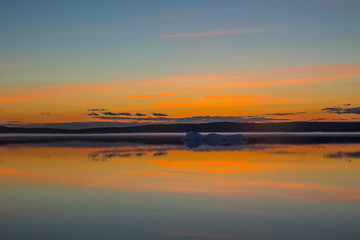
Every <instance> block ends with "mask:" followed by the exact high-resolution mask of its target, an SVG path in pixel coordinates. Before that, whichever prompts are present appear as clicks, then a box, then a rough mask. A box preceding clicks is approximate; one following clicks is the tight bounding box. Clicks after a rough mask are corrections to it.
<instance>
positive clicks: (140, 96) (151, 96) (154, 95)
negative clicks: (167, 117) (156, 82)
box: [126, 94, 174, 98]
mask: <svg viewBox="0 0 360 240" xmlns="http://www.w3.org/2000/svg"><path fill="white" fill-rule="evenodd" d="M172 95H174V94H148V95H135V96H127V97H126V98H155V97H166V96H172Z"/></svg>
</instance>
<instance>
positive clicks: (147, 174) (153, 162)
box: [0, 144, 360, 201]
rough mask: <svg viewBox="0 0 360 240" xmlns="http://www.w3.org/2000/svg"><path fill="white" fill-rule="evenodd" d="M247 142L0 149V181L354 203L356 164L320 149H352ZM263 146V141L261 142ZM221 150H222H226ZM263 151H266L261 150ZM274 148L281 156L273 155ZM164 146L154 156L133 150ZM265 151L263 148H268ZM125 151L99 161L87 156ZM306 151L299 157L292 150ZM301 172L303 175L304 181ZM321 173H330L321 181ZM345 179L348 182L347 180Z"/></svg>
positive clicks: (357, 197)
mask: <svg viewBox="0 0 360 240" xmlns="http://www.w3.org/2000/svg"><path fill="white" fill-rule="evenodd" d="M263 147H266V146H265V145H264V146H261V145H259V146H247V147H244V148H243V149H237V150H236V149H232V148H230V149H229V148H223V151H220V150H219V151H212V152H207V151H206V149H204V151H196V152H194V151H187V150H185V147H183V146H171V147H167V146H164V145H162V146H156V145H154V146H146V145H141V146H120V147H114V148H98V150H96V149H94V148H86V147H84V148H66V147H57V148H56V147H21V148H18V149H16V151H14V150H12V148H7V147H0V156H2V161H1V165H0V166H1V168H0V182H1V184H2V185H3V186H4V185H5V186H6V185H7V184H11V185H14V184H16V185H19V186H27V185H47V186H53V185H63V186H75V187H79V188H81V187H97V188H109V189H113V190H119V191H156V192H176V193H182V194H215V195H236V196H252V197H273V198H296V199H310V200H316V201H360V188H359V184H358V183H357V182H354V181H352V179H355V178H357V176H358V170H359V169H360V163H358V162H356V161H354V162H353V163H351V164H349V163H347V162H342V161H336V160H334V159H328V158H324V157H323V156H324V155H326V153H328V152H334V151H337V150H339V151H340V150H341V151H354V150H356V149H358V144H353V145H351V144H348V145H342V144H339V145H318V146H316V147H314V146H309V145H296V146H294V145H271V148H263ZM268 147H269V146H268ZM227 149H228V150H227ZM267 149H268V150H267ZM275 149H280V150H285V149H286V150H287V154H274V150H275ZM160 150H161V151H167V153H168V154H167V155H163V156H160V157H154V156H153V155H152V154H145V155H142V156H141V157H136V155H135V154H136V153H140V152H141V153H143V152H154V151H160ZM269 150H271V151H269ZM124 152H126V153H132V155H131V156H129V157H127V158H122V157H114V158H111V159H108V160H107V161H104V162H93V161H89V156H90V155H93V154H111V153H117V154H119V153H124ZM304 152H305V153H306V155H304V154H299V153H304ZM304 176H306V178H304ZM328 176H332V177H331V178H329V177H328ZM347 179H350V180H351V181H350V180H347Z"/></svg>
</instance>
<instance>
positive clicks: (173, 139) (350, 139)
mask: <svg viewBox="0 0 360 240" xmlns="http://www.w3.org/2000/svg"><path fill="white" fill-rule="evenodd" d="M57 142H83V143H93V144H94V143H99V144H101V143H109V144H121V143H137V144H147V145H159V144H168V145H184V142H183V141H182V137H181V136H163V137H155V138H151V137H143V136H138V137H126V136H114V137H106V136H103V137H94V136H76V137H66V136H62V137H8V138H5V137H1V138H0V146H5V145H10V144H16V145H18V144H20V145H21V144H44V143H57ZM324 143H329V144H330V143H333V144H336V143H360V136H359V135H357V136H290V137H287V136H266V137H264V136H251V137H249V141H248V142H247V143H246V144H247V145H252V144H324Z"/></svg>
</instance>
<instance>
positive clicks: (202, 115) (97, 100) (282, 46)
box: [0, 0, 360, 127]
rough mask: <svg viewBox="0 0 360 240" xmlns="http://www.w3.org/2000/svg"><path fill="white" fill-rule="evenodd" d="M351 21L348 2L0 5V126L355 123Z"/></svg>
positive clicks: (355, 50) (8, 1) (355, 18)
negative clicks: (229, 122)
mask: <svg viewBox="0 0 360 240" xmlns="http://www.w3.org/2000/svg"><path fill="white" fill-rule="evenodd" d="M359 10H360V1H358V0H301V1H300V0H299V1H296V0H189V1H188V0H181V1H180V0H179V1H177V0H173V1H160V0H151V1H150V0H133V1H130V0H122V1H115V0H114V1H109V0H107V1H91V0H83V1H79V0H72V1H67V0H64V1H51V0H49V1H45V0H43V1H40V0H39V1H37V0H34V1H25V0H23V1H18V0H3V1H1V3H0V32H1V33H0V125H4V126H65V127H92V126H115V125H116V126H126V125H129V124H130V125H132V124H139V123H141V124H144V123H154V122H161V123H178V122H186V123H189V122H196V123H197V122H213V121H236V122H282V121H360V96H359V90H360V46H359V43H360V31H359V23H360V14H359ZM86 122H87V123H86ZM63 123H65V124H63ZM61 124H62V125H61Z"/></svg>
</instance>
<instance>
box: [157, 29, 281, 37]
mask: <svg viewBox="0 0 360 240" xmlns="http://www.w3.org/2000/svg"><path fill="white" fill-rule="evenodd" d="M271 30H280V29H276V28H243V29H227V30H219V31H210V32H193V33H180V34H162V35H160V37H162V38H183V37H208V36H218V35H233V34H248V33H258V32H267V31H271Z"/></svg>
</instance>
